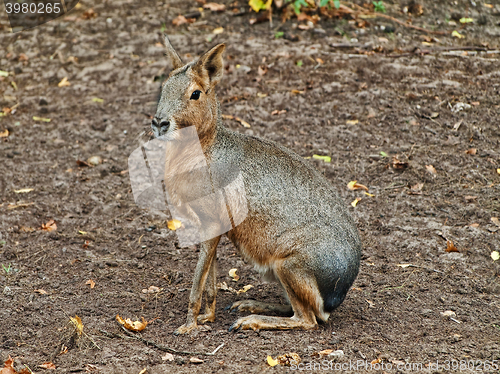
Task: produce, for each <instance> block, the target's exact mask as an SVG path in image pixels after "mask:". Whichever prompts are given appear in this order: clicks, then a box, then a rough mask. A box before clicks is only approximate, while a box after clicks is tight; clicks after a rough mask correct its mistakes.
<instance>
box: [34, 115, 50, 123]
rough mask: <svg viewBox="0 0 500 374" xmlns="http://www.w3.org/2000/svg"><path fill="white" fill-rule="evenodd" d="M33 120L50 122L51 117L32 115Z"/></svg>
mask: <svg viewBox="0 0 500 374" xmlns="http://www.w3.org/2000/svg"><path fill="white" fill-rule="evenodd" d="M33 121H42V122H50V121H51V119H50V118H43V117H37V116H33Z"/></svg>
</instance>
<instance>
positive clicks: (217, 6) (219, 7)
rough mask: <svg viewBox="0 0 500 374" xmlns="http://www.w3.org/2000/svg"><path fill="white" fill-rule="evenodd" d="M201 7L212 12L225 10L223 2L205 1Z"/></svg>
mask: <svg viewBox="0 0 500 374" xmlns="http://www.w3.org/2000/svg"><path fill="white" fill-rule="evenodd" d="M203 8H205V9H210V10H211V11H212V12H223V11H225V10H226V6H225V5H224V4H218V3H206V4H205V5H203Z"/></svg>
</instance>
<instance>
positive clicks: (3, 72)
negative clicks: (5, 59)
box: [0, 70, 9, 77]
mask: <svg viewBox="0 0 500 374" xmlns="http://www.w3.org/2000/svg"><path fill="white" fill-rule="evenodd" d="M8 76H9V72H8V71H5V70H0V77H8Z"/></svg>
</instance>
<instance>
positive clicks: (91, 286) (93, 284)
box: [85, 279, 95, 288]
mask: <svg viewBox="0 0 500 374" xmlns="http://www.w3.org/2000/svg"><path fill="white" fill-rule="evenodd" d="M85 284H88V285H90V288H94V287H95V282H94V281H93V280H92V279H89V280H88V281H86V282H85Z"/></svg>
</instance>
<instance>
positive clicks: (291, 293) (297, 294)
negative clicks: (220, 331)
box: [229, 258, 327, 331]
mask: <svg viewBox="0 0 500 374" xmlns="http://www.w3.org/2000/svg"><path fill="white" fill-rule="evenodd" d="M275 272H276V275H277V277H278V279H279V281H280V282H281V284H282V285H283V288H284V289H285V291H286V293H287V295H288V299H289V300H290V304H291V306H292V309H293V316H292V317H290V318H288V317H271V316H259V315H255V314H251V315H249V316H247V317H242V318H239V319H238V320H237V321H236V322H235V323H233V325H232V326H231V327H230V328H229V330H230V331H231V330H234V329H241V330H248V329H252V330H255V331H258V330H290V329H299V330H310V329H316V328H317V327H318V323H317V322H316V314H319V315H320V316H321V317H322V318H323V317H324V319H326V318H327V316H326V314H325V313H324V312H323V310H322V304H323V302H322V298H321V295H320V292H319V290H318V287H317V286H316V280H315V279H314V276H313V275H312V274H311V273H310V272H308V271H307V270H306V269H305V268H304V265H303V263H301V261H300V260H297V259H294V258H287V259H285V260H283V261H282V262H281V263H280V264H277V265H276V268H275Z"/></svg>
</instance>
